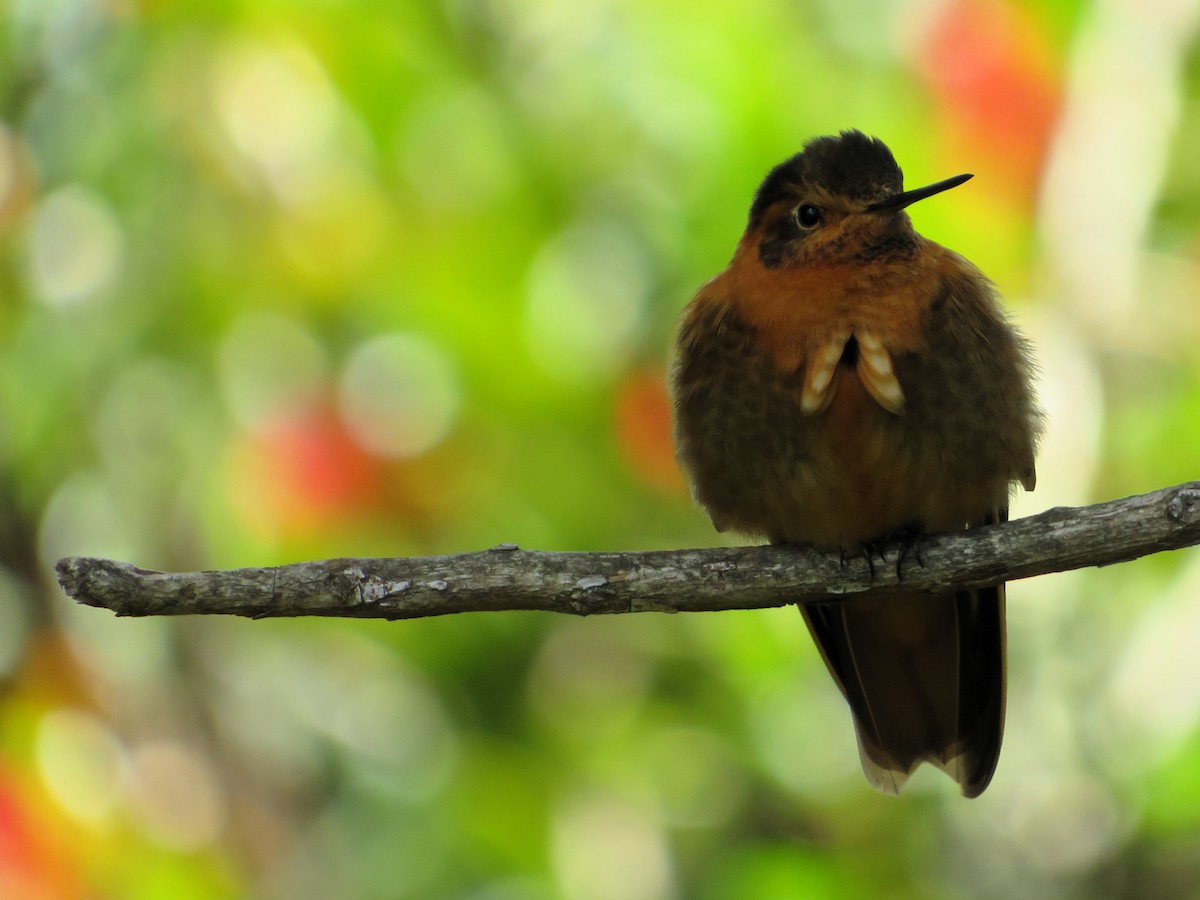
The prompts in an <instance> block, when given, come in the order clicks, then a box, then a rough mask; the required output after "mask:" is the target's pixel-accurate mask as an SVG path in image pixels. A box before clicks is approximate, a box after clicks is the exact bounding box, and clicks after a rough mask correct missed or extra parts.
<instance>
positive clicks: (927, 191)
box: [867, 175, 975, 212]
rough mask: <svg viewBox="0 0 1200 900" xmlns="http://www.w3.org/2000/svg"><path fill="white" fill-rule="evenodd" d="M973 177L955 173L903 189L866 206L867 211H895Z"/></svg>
mask: <svg viewBox="0 0 1200 900" xmlns="http://www.w3.org/2000/svg"><path fill="white" fill-rule="evenodd" d="M974 177H975V176H974V175H955V176H954V177H953V178H947V179H946V180H945V181H938V182H936V183H934V184H927V185H925V187H919V188H914V189H913V190H911V191H905V192H904V193H903V194H897V195H896V196H895V197H889V198H888V199H887V200H881V201H879V202H878V203H873V204H871V205H870V206H868V207H867V212H895V211H896V210H899V209H904V207H906V206H911V205H912V204H914V203H916V202H917V201H918V200H924V199H925V198H926V197H932V196H933V195H934V194H940V193H941V192H942V191H948V190H950V188H952V187H958V186H959V185H960V184H962V183H963V182H964V181H969V180H970V179H972V178H974Z"/></svg>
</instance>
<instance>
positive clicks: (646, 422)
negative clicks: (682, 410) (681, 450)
mask: <svg viewBox="0 0 1200 900" xmlns="http://www.w3.org/2000/svg"><path fill="white" fill-rule="evenodd" d="M615 427H616V432H617V443H618V445H619V447H620V450H621V456H622V457H623V458H624V460H625V463H626V465H628V466H629V468H630V469H631V470H632V471H633V473H634V474H635V475H636V476H637V477H638V479H639V480H641V481H643V482H645V483H646V484H648V485H649V486H651V487H654V488H657V489H659V490H664V491H669V492H671V493H676V492H682V491H683V489H684V481H683V476H682V475H681V474H680V472H679V467H678V466H677V465H676V464H675V450H674V446H673V444H672V441H671V401H670V399H669V398H668V396H667V383H666V374H665V373H664V372H663V371H662V370H661V369H644V370H641V371H637V372H634V373H632V374H631V375H630V376H629V377H628V378H626V379H625V382H624V383H623V384H622V385H621V387H620V388H619V390H618V392H617V408H616V422H615Z"/></svg>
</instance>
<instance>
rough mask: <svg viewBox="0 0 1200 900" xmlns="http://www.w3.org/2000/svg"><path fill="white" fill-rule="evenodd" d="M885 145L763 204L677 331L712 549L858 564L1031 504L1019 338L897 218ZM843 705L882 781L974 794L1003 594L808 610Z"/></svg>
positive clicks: (679, 433) (869, 145)
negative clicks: (714, 539)
mask: <svg viewBox="0 0 1200 900" xmlns="http://www.w3.org/2000/svg"><path fill="white" fill-rule="evenodd" d="M970 177H971V176H970V175H959V176H957V177H955V178H950V179H947V180H946V181H941V182H938V183H936V184H932V185H929V186H928V187H924V188H918V189H916V190H911V191H905V190H904V186H903V176H902V174H901V171H900V167H899V166H898V165H897V164H896V160H895V158H894V157H893V156H892V153H891V151H890V150H889V149H888V148H887V146H886V145H885V144H884V143H883V142H882V141H880V140H878V139H875V138H870V137H867V136H866V135H864V134H862V133H861V132H859V131H844V132H842V133H841V134H840V135H837V136H828V137H819V138H816V139H814V140H812V141H810V142H809V143H807V144H806V145H805V147H804V150H803V151H802V152H801V153H798V154H797V155H795V156H793V157H791V158H790V159H788V160H786V161H784V162H783V163H781V164H780V165H778V166H776V167H775V168H774V169H772V170H771V172H770V173H769V174H768V175H767V177H766V179H765V180H764V181H763V182H762V184H761V185H760V187H759V188H758V191H757V193H756V194H755V196H754V200H753V203H752V204H751V206H750V216H749V223H748V225H747V226H746V231H745V233H744V234H743V236H742V239H741V241H740V242H739V243H738V246H737V249H736V251H735V252H734V255H733V260H732V261H731V262H730V264H729V267H728V268H727V269H725V271H724V272H722V273H721V274H719V275H717V276H716V277H715V278H713V279H712V280H711V281H709V282H708V283H707V284H705V285H704V286H703V287H702V288H701V289H700V292H699V293H698V294H697V295H696V297H695V299H694V300H693V301H692V302H691V303H690V304H689V305H688V307H687V308H686V310H685V311H684V313H683V316H682V321H681V324H680V328H679V333H678V337H677V340H676V347H675V351H676V353H675V361H674V365H673V369H672V385H671V387H672V394H673V403H674V413H675V441H676V451H677V455H678V458H679V462H680V464H681V466H682V468H683V470H684V472H685V473H686V474H687V476H688V478H689V480H690V481H691V485H692V489H693V493H694V495H695V497H696V499H697V501H698V502H699V503H700V504H701V505H702V506H703V507H704V508H705V510H707V512H708V514H709V516H710V518H711V519H712V522H713V524H714V525H715V526H716V528H717V529H718V530H719V531H726V530H732V531H737V532H742V533H744V534H747V535H753V536H760V537H765V538H766V539H768V540H770V541H772V542H776V543H790V544H810V545H813V546H815V547H817V548H819V549H823V550H830V551H833V550H842V551H847V552H859V551H861V550H862V548H864V547H870V546H872V545H874V544H877V543H878V542H881V541H884V540H886V539H887V538H889V537H893V536H896V535H909V536H917V535H920V534H922V533H926V532H930V533H932V532H944V531H954V530H961V529H965V528H970V527H972V526H975V525H981V524H984V523H991V522H999V521H1003V520H1004V519H1005V518H1006V517H1007V514H1008V502H1009V492H1010V490H1011V488H1012V486H1013V485H1014V484H1015V483H1016V484H1021V485H1023V486H1024V487H1025V489H1026V490H1032V489H1033V487H1034V480H1035V474H1034V453H1035V449H1036V444H1037V440H1038V436H1039V432H1040V428H1041V424H1040V423H1041V414H1040V412H1039V411H1038V408H1037V405H1036V401H1035V398H1034V394H1033V388H1032V377H1031V370H1032V363H1031V361H1030V355H1029V347H1028V344H1027V343H1026V342H1025V340H1024V339H1023V338H1022V337H1021V336H1020V334H1018V332H1017V331H1016V330H1015V329H1014V328H1013V327H1012V325H1010V324H1009V322H1008V320H1007V318H1006V316H1005V314H1004V312H1003V311H1002V309H1001V308H1000V306H999V303H998V301H997V298H996V293H995V290H994V288H993V286H992V284H991V283H990V282H989V281H988V280H987V279H986V278H985V277H984V276H983V275H982V274H981V273H980V272H979V270H978V269H976V268H975V267H974V266H973V265H972V264H971V263H969V262H967V260H965V259H964V258H963V257H961V256H959V255H958V254H957V253H954V252H952V251H950V250H947V249H946V248H945V247H942V246H940V245H938V244H936V243H934V242H933V241H930V240H927V239H926V238H923V237H922V236H921V235H919V234H918V233H917V232H916V231H915V230H914V228H913V225H912V221H911V220H910V219H909V217H908V214H907V213H906V212H905V209H906V207H908V206H909V205H911V204H912V203H915V202H916V201H918V200H923V199H925V198H927V197H931V196H933V195H934V194H937V193H940V192H941V191H944V190H947V189H949V188H952V187H956V186H957V185H960V184H962V183H963V182H964V181H966V180H967V179H968V178H970ZM801 611H802V612H803V614H804V618H805V621H806V622H807V623H808V627H809V630H810V632H811V633H812V636H813V639H814V640H815V641H816V643H817V646H818V648H819V649H820V651H821V655H822V656H823V657H824V659H825V663H826V665H827V666H828V668H829V672H830V674H832V675H833V678H834V680H835V681H836V682H837V685H838V687H839V688H840V690H841V692H842V694H843V695H844V696H845V698H846V700H847V702H848V703H849V706H850V710H851V712H852V714H853V717H854V723H855V729H856V731H857V734H858V745H859V755H860V757H861V760H862V765H863V770H864V772H865V773H866V775H867V778H868V779H869V780H870V782H871V783H872V784H873V785H875V787H877V788H879V789H880V790H882V791H885V792H888V793H898V792H899V790H900V788H901V787H902V786H903V784H904V782H905V780H906V779H907V778H908V776H909V775H910V774H911V772H912V771H913V769H914V768H916V766H917V765H918V764H920V763H921V762H930V763H932V764H934V765H935V766H938V767H939V768H941V769H943V770H944V771H945V772H946V773H947V774H949V775H950V776H951V777H952V778H954V779H955V780H956V781H957V782H958V783H959V786H960V788H961V790H962V793H963V794H964V795H965V796H968V797H974V796H978V795H979V794H980V793H981V792H982V791H983V790H984V788H986V787H987V785H988V782H989V781H990V780H991V778H992V773H993V772H994V771H995V767H996V761H997V759H998V757H999V754H1000V743H1001V737H1002V734H1003V730H1004V705H1005V612H1004V585H1003V584H999V585H996V586H995V587H989V588H984V589H978V590H947V591H945V592H943V593H936V594H927V593H895V592H893V593H888V594H883V593H871V592H867V593H865V594H861V595H858V596H855V597H853V598H850V599H847V600H844V601H842V602H837V603H825V604H820V603H818V604H808V605H804V606H802V607H801Z"/></svg>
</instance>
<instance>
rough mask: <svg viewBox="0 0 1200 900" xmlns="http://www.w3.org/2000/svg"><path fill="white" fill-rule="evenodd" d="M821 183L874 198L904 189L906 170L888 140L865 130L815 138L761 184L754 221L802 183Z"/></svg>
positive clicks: (850, 195)
mask: <svg viewBox="0 0 1200 900" xmlns="http://www.w3.org/2000/svg"><path fill="white" fill-rule="evenodd" d="M817 186H820V187H822V188H824V189H825V190H826V191H828V192H830V193H832V194H837V195H839V196H842V197H847V198H849V199H851V200H854V201H858V202H862V203H873V202H877V201H879V200H885V199H887V198H888V197H892V196H895V195H896V194H899V193H900V192H901V191H902V190H904V173H903V172H901V171H900V166H899V165H897V164H896V158H895V157H894V156H892V151H891V150H889V149H888V148H887V144H885V143H884V142H883V141H881V140H879V139H878V138H872V137H867V136H866V135H865V134H863V133H862V132H861V131H853V130H852V131H843V132H842V133H841V134H839V135H836V136H834V135H826V136H825V137H818V138H813V139H812V140H811V141H809V142H808V143H807V144H805V145H804V150H803V151H801V152H800V153H797V154H796V155H795V156H793V157H792V158H791V159H787V160H784V161H783V162H781V163H780V164H779V165H777V166H776V167H775V168H773V169H772V170H771V171H770V172H769V173H768V174H767V177H766V178H765V179H763V183H762V184H761V185H759V188H758V192H757V193H755V195H754V202H753V203H752V204H751V206H750V221H751V222H752V223H753V222H755V221H757V220H758V218H759V217H760V216H761V215H762V214H763V212H764V211H765V210H766V209H767V207H769V206H770V205H771V204H773V203H776V202H778V201H780V200H784V199H788V198H792V197H795V195H796V191H797V189H803V188H805V187H807V188H810V189H811V188H814V187H817Z"/></svg>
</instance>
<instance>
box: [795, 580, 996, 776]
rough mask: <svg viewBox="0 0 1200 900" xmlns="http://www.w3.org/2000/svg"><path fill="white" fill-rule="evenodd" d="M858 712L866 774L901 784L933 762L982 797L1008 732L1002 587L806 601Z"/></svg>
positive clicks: (818, 637)
mask: <svg viewBox="0 0 1200 900" xmlns="http://www.w3.org/2000/svg"><path fill="white" fill-rule="evenodd" d="M802 612H803V613H804V618H805V620H806V621H807V622H808V627H809V630H810V631H811V632H812V636H813V639H814V640H815V641H816V643H817V647H818V648H819V649H820V651H821V655H822V656H823V657H824V658H825V663H826V665H827V666H828V668H829V671H830V674H832V675H833V677H834V680H835V681H836V682H837V684H838V687H839V688H840V689H841V691H842V694H843V695H844V696H845V698H846V700H847V702H848V703H849V705H850V710H851V712H852V713H853V715H854V724H855V729H856V731H857V732H858V746H859V755H860V757H861V759H862V765H863V771H864V772H865V773H866V776H867V779H868V780H869V781H870V782H871V783H872V784H873V785H874V786H875V787H877V788H878V789H879V790H881V791H884V792H886V793H891V794H895V793H899V791H900V788H901V787H903V785H904V782H905V781H906V780H907V779H908V776H909V775H910V774H911V773H912V771H913V769H915V768H916V767H917V766H918V765H919V764H920V763H922V762H931V763H933V764H934V765H936V766H937V767H938V768H940V769H942V770H943V771H945V772H946V773H947V774H948V775H950V777H952V778H953V779H954V780H955V781H957V782H958V783H959V785H960V787H961V789H962V792H963V794H964V795H965V796H967V797H977V796H978V795H979V794H981V793H982V792H983V790H984V788H986V787H987V785H988V782H989V781H990V780H991V777H992V773H993V772H994V771H995V768H996V761H997V759H998V758H999V755H1000V741H1001V737H1002V735H1003V731H1004V680H1005V678H1004V587H1003V585H1001V586H999V587H994V588H984V589H981V590H976V591H958V592H953V593H946V594H888V595H873V594H866V595H864V596H862V597H855V598H852V599H849V600H846V601H844V602H842V603H837V604H813V605H811V606H804V607H802Z"/></svg>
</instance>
